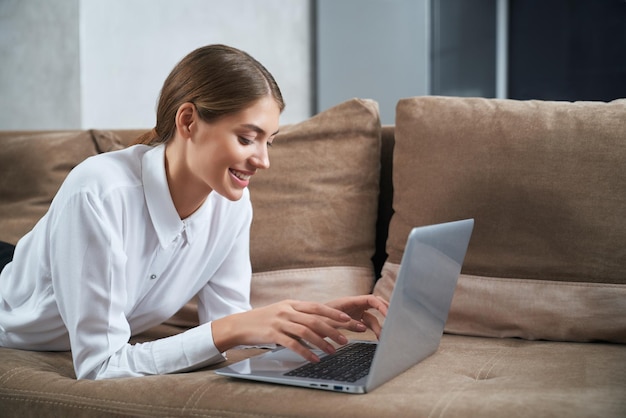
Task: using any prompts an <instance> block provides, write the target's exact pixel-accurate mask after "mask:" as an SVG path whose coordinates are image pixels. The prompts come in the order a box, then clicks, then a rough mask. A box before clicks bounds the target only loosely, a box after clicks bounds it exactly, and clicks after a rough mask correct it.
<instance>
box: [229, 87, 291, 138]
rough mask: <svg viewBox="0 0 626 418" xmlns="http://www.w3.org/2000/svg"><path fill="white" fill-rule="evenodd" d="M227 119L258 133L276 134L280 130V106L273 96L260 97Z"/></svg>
mask: <svg viewBox="0 0 626 418" xmlns="http://www.w3.org/2000/svg"><path fill="white" fill-rule="evenodd" d="M224 119H225V121H227V122H230V123H233V124H236V125H238V126H240V127H241V128H242V129H249V130H253V131H255V132H257V133H266V134H270V135H272V134H274V133H275V132H276V131H278V126H279V120H280V108H279V106H278V104H277V103H276V101H275V100H274V99H273V98H272V97H271V96H266V97H263V98H261V99H258V100H256V101H254V102H252V103H251V104H250V106H248V107H246V108H244V109H242V110H240V111H239V112H236V113H233V114H231V115H228V116H225V117H224Z"/></svg>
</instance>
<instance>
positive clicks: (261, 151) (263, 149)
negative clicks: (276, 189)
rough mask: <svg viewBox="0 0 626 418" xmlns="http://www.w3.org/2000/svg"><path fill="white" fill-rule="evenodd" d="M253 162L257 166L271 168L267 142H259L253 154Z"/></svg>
mask: <svg viewBox="0 0 626 418" xmlns="http://www.w3.org/2000/svg"><path fill="white" fill-rule="evenodd" d="M252 163H253V164H254V166H255V167H256V168H263V169H265V168H270V156H269V153H268V151H267V145H266V144H264V143H259V146H257V149H256V152H255V154H254V155H253V156H252Z"/></svg>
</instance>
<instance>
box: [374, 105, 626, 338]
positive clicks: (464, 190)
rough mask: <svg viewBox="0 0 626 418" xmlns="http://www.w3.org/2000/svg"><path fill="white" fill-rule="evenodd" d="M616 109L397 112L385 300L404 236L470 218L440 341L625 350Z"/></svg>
mask: <svg viewBox="0 0 626 418" xmlns="http://www.w3.org/2000/svg"><path fill="white" fill-rule="evenodd" d="M624 132H626V100H617V101H614V102H611V103H599V102H597V103H595V102H576V103H570V102H548V101H515V100H496V99H479V98H450V97H447V98H446V97H419V98H407V99H403V100H401V101H400V102H399V103H398V106H397V113H396V144H395V151H394V169H393V170H394V171H393V186H394V198H393V208H394V211H395V213H394V215H393V217H392V220H391V224H390V230H389V239H388V241H387V252H388V253H389V258H388V260H387V262H386V265H385V267H384V269H383V274H382V278H381V279H380V280H379V282H378V283H377V286H376V289H375V293H376V294H378V295H381V296H383V297H389V296H390V293H391V290H392V289H393V284H394V280H395V277H396V275H397V270H398V263H399V262H400V258H401V256H402V253H403V250H404V244H405V240H406V237H407V235H408V233H409V230H410V228H411V227H413V226H418V225H425V224H433V223H439V222H446V221H451V220H457V219H463V218H474V219H475V229H474V234H473V237H472V240H471V242H470V247H469V250H468V253H467V256H466V260H465V264H464V267H463V271H462V273H463V274H462V275H461V277H460V279H459V284H458V287H457V291H456V293H455V296H454V300H453V303H452V309H451V312H450V315H449V318H448V323H447V324H446V330H447V331H448V332H452V333H459V334H468V335H479V336H492V337H520V338H526V339H548V340H562V341H593V340H605V341H615V342H626V275H624V272H625V271H626V247H625V246H624V242H625V241H626V223H625V222H624V221H623V214H624V208H626V177H624V176H623V175H622V170H623V166H624V164H625V163H626V146H625V145H626V143H625V142H624V139H625V137H624Z"/></svg>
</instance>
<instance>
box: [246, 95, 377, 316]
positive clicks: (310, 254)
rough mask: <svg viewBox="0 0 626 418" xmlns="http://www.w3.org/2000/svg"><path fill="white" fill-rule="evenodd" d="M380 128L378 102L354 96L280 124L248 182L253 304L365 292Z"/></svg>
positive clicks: (369, 276) (372, 245) (372, 246)
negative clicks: (266, 165) (265, 160)
mask: <svg viewBox="0 0 626 418" xmlns="http://www.w3.org/2000/svg"><path fill="white" fill-rule="evenodd" d="M380 132H381V126H380V119H379V113H378V104H377V103H376V102H374V101H371V100H360V99H353V100H349V101H347V102H344V103H342V104H340V105H338V106H335V107H333V108H331V109H328V110H326V111H323V112H321V113H319V114H318V115H316V116H314V117H312V118H310V119H308V120H306V121H304V122H302V123H299V124H295V125H291V126H285V127H281V129H280V133H279V135H278V136H277V137H276V140H275V142H274V146H273V147H272V149H271V150H270V162H271V167H270V169H269V170H264V171H263V172H260V173H259V174H257V175H256V176H255V178H254V179H253V181H252V182H251V183H250V193H251V198H252V205H253V208H254V220H253V223H252V230H251V244H250V250H251V259H252V269H253V271H254V278H253V282H252V303H253V305H254V306H258V305H264V304H267V303H271V302H275V301H279V300H282V299H285V298H294V299H306V300H316V301H327V300H330V299H333V298H336V297H339V296H343V295H353V294H363V293H369V292H371V290H372V287H373V282H374V273H373V267H372V261H371V258H372V255H373V254H374V250H375V235H376V218H377V208H378V183H379V177H380V148H381V145H380V143H381V140H380V135H381V133H380Z"/></svg>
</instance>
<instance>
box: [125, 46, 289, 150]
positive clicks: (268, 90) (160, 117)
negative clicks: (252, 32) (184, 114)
mask: <svg viewBox="0 0 626 418" xmlns="http://www.w3.org/2000/svg"><path fill="white" fill-rule="evenodd" d="M267 95H271V96H272V97H273V98H274V100H276V103H277V105H278V107H279V109H280V111H281V112H282V111H283V109H284V108H285V103H284V101H283V97H282V94H281V92H280V88H279V87H278V84H277V83H276V81H275V80H274V77H273V76H272V75H271V74H270V72H269V71H268V70H267V69H266V68H265V67H264V66H263V65H262V64H261V63H260V62H258V61H257V60H255V59H254V58H252V57H251V56H250V55H249V54H247V53H246V52H244V51H241V50H239V49H236V48H232V47H229V46H226V45H207V46H204V47H201V48H198V49H196V50H194V51H192V52H191V53H189V54H188V55H187V56H186V57H184V58H183V59H182V60H181V61H180V62H179V63H178V64H177V65H176V66H175V67H174V69H173V70H172V72H171V73H170V74H169V76H168V77H167V78H166V79H165V82H164V83H163V88H162V89H161V94H160V97H159V103H158V106H157V115H156V116H157V118H156V119H157V120H156V127H155V128H154V129H152V131H150V132H148V133H146V134H144V135H142V136H141V137H139V138H138V139H137V141H136V143H137V144H145V145H156V144H160V143H165V142H167V141H169V140H170V139H171V138H172V137H173V136H174V133H175V131H176V112H177V111H178V108H179V107H180V106H181V105H182V104H183V103H187V102H190V103H193V104H194V105H195V107H196V109H197V111H198V114H199V116H200V118H201V119H202V120H204V121H206V122H211V121H214V120H215V119H217V118H219V117H221V116H224V115H228V114H232V113H237V112H239V111H241V110H243V109H245V108H246V107H248V106H250V105H251V104H252V103H253V102H255V101H256V100H258V99H261V98H263V97H266V96H267Z"/></svg>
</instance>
